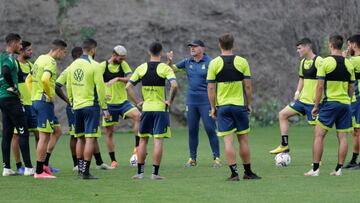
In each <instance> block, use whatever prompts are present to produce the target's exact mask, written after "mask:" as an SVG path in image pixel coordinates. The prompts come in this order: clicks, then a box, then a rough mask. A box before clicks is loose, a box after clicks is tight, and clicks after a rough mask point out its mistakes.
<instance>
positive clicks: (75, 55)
mask: <svg viewBox="0 0 360 203" xmlns="http://www.w3.org/2000/svg"><path fill="white" fill-rule="evenodd" d="M82 54H83V50H82V48H81V47H74V48H73V49H72V50H71V56H72V58H73V60H75V59H77V58H79V57H80V56H81V55H82Z"/></svg>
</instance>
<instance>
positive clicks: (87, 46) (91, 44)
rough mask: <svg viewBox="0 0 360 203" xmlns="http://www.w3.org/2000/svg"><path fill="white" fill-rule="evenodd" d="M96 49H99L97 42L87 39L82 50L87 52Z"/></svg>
mask: <svg viewBox="0 0 360 203" xmlns="http://www.w3.org/2000/svg"><path fill="white" fill-rule="evenodd" d="M96 47H97V42H96V41H95V40H94V39H92V38H87V39H85V40H84V42H83V44H82V49H83V50H87V51H89V50H90V49H93V48H96Z"/></svg>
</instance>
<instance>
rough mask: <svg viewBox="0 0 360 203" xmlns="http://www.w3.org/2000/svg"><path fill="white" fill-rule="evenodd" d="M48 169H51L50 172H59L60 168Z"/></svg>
mask: <svg viewBox="0 0 360 203" xmlns="http://www.w3.org/2000/svg"><path fill="white" fill-rule="evenodd" d="M50 170H51V172H52V173H57V172H60V169H58V168H53V167H50Z"/></svg>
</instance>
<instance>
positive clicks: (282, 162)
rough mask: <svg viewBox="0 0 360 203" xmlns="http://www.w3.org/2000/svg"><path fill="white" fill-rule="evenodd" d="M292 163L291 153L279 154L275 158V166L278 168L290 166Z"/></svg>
mask: <svg viewBox="0 0 360 203" xmlns="http://www.w3.org/2000/svg"><path fill="white" fill-rule="evenodd" d="M290 162H291V157H290V155H289V153H279V154H277V155H276V156H275V165H276V166H278V167H285V166H288V165H289V164H290Z"/></svg>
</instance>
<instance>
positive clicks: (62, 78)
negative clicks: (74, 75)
mask: <svg viewBox="0 0 360 203" xmlns="http://www.w3.org/2000/svg"><path fill="white" fill-rule="evenodd" d="M67 69H68V68H66V69H65V70H64V71H63V72H62V73H61V74H60V76H59V77H58V78H57V79H56V83H58V84H61V85H65V84H66V80H67V77H66V76H67Z"/></svg>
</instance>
